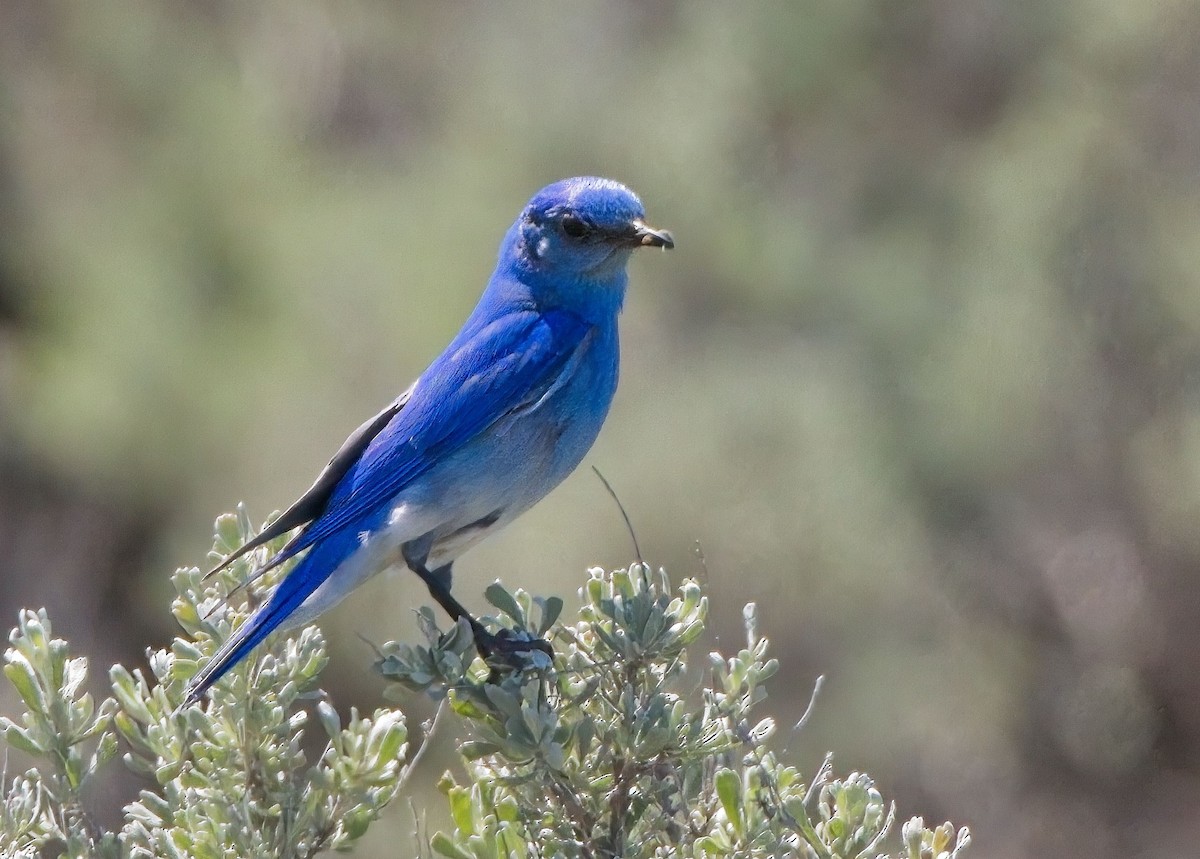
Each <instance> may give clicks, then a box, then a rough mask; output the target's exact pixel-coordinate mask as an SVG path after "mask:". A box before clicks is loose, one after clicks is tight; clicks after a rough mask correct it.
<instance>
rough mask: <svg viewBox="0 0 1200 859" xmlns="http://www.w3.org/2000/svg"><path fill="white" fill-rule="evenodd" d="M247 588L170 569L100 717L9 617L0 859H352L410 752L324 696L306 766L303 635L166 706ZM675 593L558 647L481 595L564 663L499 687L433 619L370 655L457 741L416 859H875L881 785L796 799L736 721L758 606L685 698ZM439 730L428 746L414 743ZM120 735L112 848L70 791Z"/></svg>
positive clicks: (908, 836)
mask: <svg viewBox="0 0 1200 859" xmlns="http://www.w3.org/2000/svg"><path fill="white" fill-rule="evenodd" d="M217 529H218V531H217V540H216V545H215V546H214V549H213V553H212V555H211V556H210V557H211V558H212V559H219V558H221V557H224V556H225V555H226V554H227V553H228V552H229V551H230V550H231V549H232V548H234V547H236V546H238V545H241V544H242V543H243V542H244V541H245V540H247V539H249V538H250V537H251V536H253V533H254V532H253V529H252V528H251V527H250V525H249V523H248V521H247V520H246V517H245V514H244V512H243V513H241V514H240V515H239V516H232V515H231V516H225V517H222V518H221V519H220V520H218V522H217ZM275 548H276V549H277V548H278V546H276V547H275ZM252 573H253V570H252V568H251V564H250V562H249V561H248V560H247V559H245V558H243V559H241V560H239V561H237V562H235V563H234V564H233V565H232V566H231V568H230V569H228V570H225V571H223V572H222V573H221V574H219V575H218V576H217V577H215V578H214V579H211V580H205V579H204V578H203V577H202V576H201V573H200V571H199V570H198V569H196V568H190V569H181V570H179V571H178V572H176V574H175V577H174V582H175V586H176V589H177V591H178V596H177V598H176V599H175V601H174V604H173V606H172V609H173V613H174V615H175V618H176V620H177V621H178V622H179V624H180V626H182V627H183V629H184V630H185V632H186V633H187V638H176V639H175V641H174V643H173V644H172V646H171V648H170V650H169V651H168V650H159V651H155V652H153V653H151V654H150V667H151V670H152V672H153V673H154V676H155V679H156V680H157V681H158V682H157V684H156V685H155V686H154V687H153V688H151V687H150V684H149V683H148V682H147V680H146V678H145V677H144V676H143V674H142V672H141V671H140V670H134V671H133V672H130V671H129V670H128V669H126V668H125V667H124V666H121V665H116V666H113V668H112V669H111V671H110V672H109V676H110V679H111V681H112V691H113V697H107V698H105V699H104V701H103V702H102V703H101V705H100V706H99V707H96V706H95V704H94V701H93V700H92V698H91V696H90V695H88V694H85V693H81V686H82V684H83V682H84V680H85V678H86V674H87V660H86V658H84V657H73V658H72V657H70V656H69V655H68V649H67V643H66V642H65V641H63V640H62V639H57V638H53V637H52V634H51V628H50V621H49V619H48V617H47V616H46V612H45V611H44V610H42V611H40V612H29V611H27V612H23V613H22V615H21V617H20V622H19V625H18V627H17V628H16V629H14V630H13V631H12V634H11V636H10V640H11V642H12V647H11V648H10V649H9V650H8V651H6V653H5V656H4V658H5V663H6V664H5V669H4V673H5V675H6V676H7V677H8V679H9V681H10V682H11V683H12V685H13V686H14V687H15V688H16V690H17V692H18V693H19V695H20V697H21V699H22V701H23V702H24V704H25V708H26V709H25V713H24V714H23V715H22V716H21V718H20V721H14V720H12V719H8V718H0V727H2V728H3V735H4V738H5V740H6V742H7V743H8V744H9V745H10V746H12V747H13V748H14V749H18V750H20V751H22V752H25V753H27V754H29V755H32V756H33V757H34V759H35V760H36V761H37V763H38V764H39V765H40V766H39V767H36V768H32V769H29V770H28V771H26V772H25V773H24V774H23V775H19V776H17V777H15V778H14V779H12V780H11V781H9V780H8V778H7V774H5V778H4V779H3V780H2V783H0V792H2V793H3V795H4V806H3V810H2V813H0V847H2V848H3V850H4V855H5V856H10V857H14V859H17V857H29V858H30V859H33V857H36V856H40V855H45V854H46V852H47V851H52V852H55V853H62V854H65V855H67V856H70V857H81V859H82V857H114V859H115V857H124V856H129V857H160V856H178V857H185V856H197V857H199V856H213V857H215V856H230V855H233V856H239V857H264V859H266V857H311V856H315V855H317V854H319V853H322V852H325V851H326V850H329V849H334V850H347V849H350V848H351V847H352V846H353V845H354V844H355V842H356V841H357V840H358V839H359V838H360V837H361V836H362V835H363V834H364V833H365V832H366V830H367V827H368V826H369V825H370V824H371V822H372V821H373V820H374V819H375V818H376V817H377V816H378V815H379V813H380V812H381V811H382V809H383V807H384V806H385V805H387V804H388V803H389V802H390V801H391V800H392V799H393V798H394V797H395V796H396V795H397V793H398V792H399V790H400V789H401V787H402V786H403V785H404V783H405V781H406V780H407V777H408V774H409V772H410V771H411V768H412V767H413V766H415V764H416V762H417V761H418V760H419V759H420V753H418V754H417V755H416V756H414V758H413V760H412V762H411V763H409V764H408V765H407V766H405V765H403V762H404V760H405V757H406V751H407V737H408V734H407V730H406V728H405V719H404V716H403V714H402V713H400V712H399V711H397V710H379V711H377V712H376V713H375V714H374V716H373V717H371V718H369V719H366V718H362V717H360V716H359V715H358V713H357V712H356V711H355V710H354V709H351V711H350V718H349V722H348V724H345V725H343V724H342V720H341V718H340V717H339V715H338V713H337V711H336V710H335V709H334V707H333V706H332V705H331V704H330V703H329V702H328V700H325V699H324V697H321V693H317V696H318V697H319V698H320V699H319V700H318V702H317V704H316V706H315V711H316V716H317V719H318V721H319V722H320V724H321V727H322V729H323V731H324V733H325V735H326V736H327V737H328V741H327V743H326V745H325V748H324V750H323V751H322V752H321V753H320V755H319V757H318V759H317V763H315V764H313V765H309V764H308V760H307V755H306V753H305V750H304V748H303V735H304V728H305V726H306V725H307V723H308V720H309V716H310V714H309V712H308V711H307V710H305V709H303V708H302V707H301V706H300V704H301V703H302V697H308V698H311V697H313V694H312V689H313V687H314V686H315V683H316V681H317V675H318V673H319V672H320V671H321V669H322V668H323V667H324V666H325V663H326V659H325V655H324V642H323V639H322V637H321V634H320V631H319V630H318V629H317V628H316V627H313V626H310V627H307V628H305V629H304V630H302V631H301V632H300V633H299V634H298V635H296V636H294V637H289V638H286V639H284V640H282V641H281V640H280V638H281V637H280V636H273V637H272V640H273V642H274V643H275V646H274V648H273V649H270V650H269V651H267V652H261V653H259V654H258V655H257V656H256V658H254V659H247V660H244V661H243V662H242V663H240V664H239V665H238V666H237V667H235V668H234V669H233V670H232V671H231V672H230V674H229V675H227V676H226V677H225V678H222V680H221V681H219V682H218V683H217V684H216V685H215V686H214V687H213V689H212V690H211V693H210V694H211V700H206V701H205V702H204V704H203V705H202V706H191V707H187V708H182V707H177V706H175V704H176V702H178V701H179V700H181V699H182V697H183V694H184V690H185V687H186V684H187V681H188V679H189V678H190V677H192V676H193V675H194V674H195V673H196V671H197V669H198V668H199V667H200V664H201V662H202V660H204V659H206V658H211V657H212V655H213V654H214V653H215V651H216V650H217V648H218V647H219V646H220V644H221V642H222V641H224V640H225V639H226V638H227V637H228V635H229V633H230V632H231V630H232V629H233V628H234V627H235V626H236V625H237V624H240V623H244V622H245V621H246V619H247V616H248V609H247V607H245V606H243V607H242V608H233V607H231V606H230V605H229V604H228V603H226V601H225V595H226V594H228V593H230V592H235V593H236V592H238V591H240V590H241V589H243V588H246V587H247V586H248V584H249V583H250V582H251V581H252V579H251V576H252ZM276 578H277V576H276ZM268 584H269V582H268ZM250 586H251V587H253V588H254V589H256V590H257V589H260V588H262V587H263V583H262V582H257V583H254V584H253V585H250ZM669 591H670V583H669V582H668V581H667V579H666V576H665V574H664V573H661V572H660V573H659V574H658V575H653V574H652V573H651V572H650V569H649V567H647V566H646V565H645V564H640V565H637V566H635V567H631V568H629V569H628V570H619V571H616V572H613V573H606V572H604V571H603V570H599V569H595V570H592V571H591V573H590V577H589V579H588V582H587V584H586V585H585V586H584V588H583V593H584V595H585V602H584V608H583V609H582V611H581V612H580V619H579V621H578V622H577V623H576V624H574V625H572V626H558V627H553V625H554V622H555V620H556V619H557V616H558V612H559V611H560V610H561V608H562V603H561V601H558V600H555V599H550V600H540V599H539V600H536V601H535V600H533V599H532V598H530V597H529V595H528V594H527V593H526V592H525V591H522V590H518V591H517V592H516V593H515V594H511V593H509V592H508V591H507V590H506V589H504V588H503V587H502V586H501V585H500V584H499V583H498V582H497V583H496V584H494V585H493V586H492V587H491V588H489V598H490V600H491V601H492V603H493V604H494V605H495V606H496V607H497V608H498V609H500V612H501V616H502V617H501V619H500V620H495V619H493V621H492V622H494V623H497V625H499V624H501V623H502V624H503V625H502V626H500V629H501V630H507V631H508V633H509V634H514V635H539V636H540V635H544V634H547V633H549V632H551V629H552V627H553V635H554V638H555V639H556V640H557V641H558V642H559V644H560V649H559V652H558V656H557V657H556V659H555V661H554V664H553V665H551V664H550V660H549V658H548V657H547V656H546V655H545V654H543V653H540V652H537V655H538V656H540V657H541V659H540V662H536V663H535V662H531V663H530V664H529V666H528V667H527V668H526V669H523V670H515V671H513V670H510V671H507V672H504V673H502V674H500V675H498V676H497V675H496V674H495V672H489V667H488V666H487V665H484V664H483V663H482V661H481V660H479V659H477V658H476V657H475V654H474V646H473V642H472V640H471V638H470V633H469V628H468V627H467V625H466V623H465V621H464V622H461V623H460V624H459V625H458V626H456V627H454V628H453V629H452V630H451V631H450V633H449V634H442V633H441V632H440V631H439V630H438V629H437V628H436V625H435V624H434V623H433V621H432V615H431V613H430V612H429V610H428V609H423V610H422V611H423V617H424V618H425V623H424V625H423V628H424V631H425V637H426V640H427V646H422V645H417V646H413V645H399V644H396V643H394V642H392V643H389V644H387V645H385V646H384V647H383V649H382V650H381V651H380V654H379V659H378V663H377V667H378V669H379V670H380V671H381V673H382V674H383V675H384V676H386V677H390V678H393V679H396V680H398V681H400V682H401V683H403V684H404V685H405V686H407V687H409V688H410V689H413V688H415V689H421V690H427V691H430V692H432V693H434V694H435V695H436V696H438V697H443V698H444V697H445V696H446V695H447V694H448V695H449V701H450V702H451V706H452V708H453V710H454V712H455V713H457V714H458V716H459V717H460V718H461V719H462V723H463V724H464V725H465V726H466V727H467V728H468V730H469V732H470V734H471V739H469V740H467V741H465V742H463V743H461V744H460V746H459V751H460V752H461V754H462V755H463V757H464V759H465V762H466V765H467V781H466V783H463V784H459V783H458V782H456V780H455V779H454V778H453V777H452V776H451V775H450V774H449V773H447V774H446V775H445V776H444V777H443V779H442V784H441V788H442V791H443V792H444V793H445V795H446V797H447V799H448V800H449V804H450V810H451V815H452V819H453V822H454V829H453V830H452V831H451V832H450V833H446V832H438V833H436V834H435V835H434V836H433V837H432V838H431V839H429V842H428V844H426V845H424V846H423V847H424V849H429V850H432V851H434V852H436V853H437V854H438V855H441V856H445V857H450V859H471V857H474V859H484V857H489V858H490V859H507V857H542V856H555V857H559V856H561V857H567V856H581V857H616V856H621V857H630V859H634V857H639V856H646V857H650V856H668V855H669V856H679V857H691V856H696V857H723V856H727V857H733V856H737V857H759V856H761V857H786V856H795V857H806V859H850V857H855V859H873V857H877V856H880V854H879V853H878V852H877V849H878V848H879V846H880V845H881V844H882V843H883V841H884V839H885V838H886V837H887V836H888V835H889V833H890V831H891V829H892V825H893V822H894V817H895V809H894V806H893V807H888V806H886V805H885V803H884V801H883V799H882V797H881V796H880V794H879V792H878V791H877V790H876V789H875V786H874V783H873V781H872V780H871V779H870V778H869V777H868V776H866V775H862V774H853V775H851V776H849V777H848V778H846V779H832V778H831V771H830V767H829V757H828V756H827V757H826V759H825V762H824V764H823V765H822V766H821V767H820V768H819V770H818V771H817V774H816V776H815V777H814V778H813V779H811V780H810V781H807V782H806V781H804V780H803V779H801V778H800V775H799V773H798V772H797V771H796V770H795V769H793V768H791V767H788V766H785V765H783V764H782V763H780V762H779V761H778V760H777V759H776V755H775V753H774V752H772V751H768V749H767V746H766V742H767V740H768V738H769V737H770V736H771V735H772V734H773V733H774V723H773V721H772V720H771V719H769V718H768V719H760V720H758V721H752V720H751V714H750V711H751V709H752V708H754V707H755V706H757V705H759V704H761V703H762V701H763V700H764V699H765V698H766V690H765V683H766V681H767V680H768V679H769V678H770V677H771V676H772V675H774V674H775V673H776V672H777V671H778V668H779V664H778V662H777V661H776V660H775V659H771V658H768V657H767V655H766V653H767V641H766V639H765V638H762V637H760V636H759V634H758V631H757V619H756V615H755V610H754V606H753V605H748V606H747V607H746V610H745V612H744V615H745V621H746V635H747V641H746V647H745V648H744V649H742V650H741V651H740V652H739V653H738V654H737V655H736V656H734V657H731V658H728V659H726V658H724V657H722V656H721V655H720V654H718V653H712V654H711V655H710V657H709V663H710V674H709V679H708V680H707V681H706V682H705V683H704V684H703V685H702V686H701V687H700V688H698V689H697V688H693V689H692V690H691V692H690V693H689V694H687V695H681V694H680V692H679V691H678V690H679V689H681V688H683V684H682V682H681V681H683V679H684V672H685V669H686V666H687V648H688V646H689V645H692V644H694V643H696V642H697V640H698V639H699V638H700V636H701V635H702V634H703V632H704V627H705V621H706V619H707V615H708V600H707V597H705V596H704V595H703V593H702V591H701V589H700V587H699V585H698V584H697V583H696V582H694V581H687V582H685V583H684V584H683V586H682V587H681V588H680V590H679V593H678V595H677V596H676V597H674V598H673V599H672V598H670V597H669V596H668V593H669ZM535 602H536V603H537V605H538V607H539V615H540V617H539V618H538V622H537V624H536V625H534V624H533V623H532V622H531V621H532V617H533V611H532V609H533V607H534V604H535ZM489 673H491V674H492V676H491V677H489ZM439 716H440V713H439ZM432 730H433V726H432V725H427V726H426V740H428V735H429V733H430V732H431V731H432ZM118 735H119V736H120V737H121V738H122V739H123V740H124V743H125V745H126V747H127V748H128V751H127V752H126V754H125V756H124V760H125V763H126V764H127V765H128V766H129V767H130V769H132V770H133V771H134V772H136V773H138V774H139V775H141V776H143V777H145V778H146V779H147V780H152V783H153V787H147V788H145V789H143V790H142V791H141V793H140V796H139V798H138V799H137V800H136V801H134V802H131V803H129V804H128V805H126V806H125V809H124V822H123V825H122V827H121V829H120V831H105V830H104V829H102V828H101V827H100V826H99V825H98V824H97V823H96V822H95V821H94V820H93V819H92V817H91V816H90V814H89V812H88V810H87V809H86V808H85V805H84V802H83V798H82V792H83V790H84V788H85V786H86V785H87V783H88V782H90V781H91V780H92V779H93V777H94V776H95V774H96V772H97V770H98V769H99V768H100V767H101V766H103V765H104V764H105V763H107V762H108V761H109V760H111V759H112V758H113V757H114V756H115V755H116V753H117V751H118V741H117V737H118ZM89 748H90V749H91V750H92V751H91V752H90V754H89V753H88V751H87V749H89ZM969 843H970V836H969V834H968V832H967V830H966V829H965V828H964V829H961V830H958V831H957V832H956V831H955V829H954V827H953V826H951V825H950V824H949V823H946V824H944V825H943V826H939V827H937V828H935V829H928V828H926V827H925V825H924V822H923V821H922V819H921V818H913V819H912V820H910V821H909V822H908V823H906V824H905V825H904V827H903V828H902V838H901V843H900V847H901V851H902V852H901V854H900V855H901V856H902V857H905V859H957V857H959V856H960V855H961V854H962V851H963V850H964V849H965V848H966V846H967V845H968V844H969ZM417 849H423V848H422V845H418V848H417Z"/></svg>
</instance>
